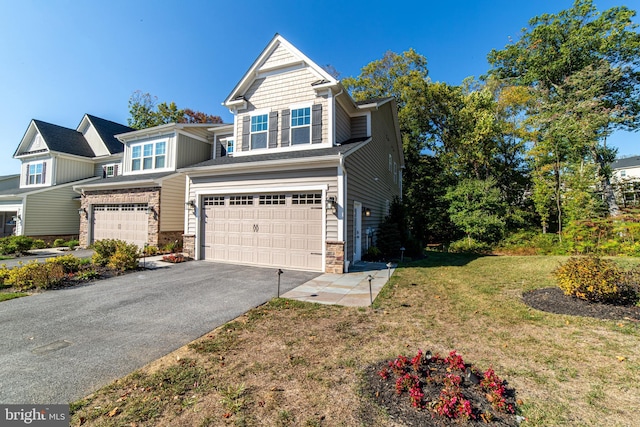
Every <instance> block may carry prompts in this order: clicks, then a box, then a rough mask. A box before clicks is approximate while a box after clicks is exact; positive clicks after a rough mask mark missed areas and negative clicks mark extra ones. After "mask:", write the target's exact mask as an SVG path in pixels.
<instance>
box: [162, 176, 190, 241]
mask: <svg viewBox="0 0 640 427" xmlns="http://www.w3.org/2000/svg"><path fill="white" fill-rule="evenodd" d="M184 186H185V178H184V175H178V176H176V177H173V178H169V179H165V180H164V181H162V190H161V191H160V231H161V232H162V231H182V229H183V228H184V213H185V209H184V191H185V187H184Z"/></svg>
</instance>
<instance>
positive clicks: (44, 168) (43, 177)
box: [42, 162, 47, 184]
mask: <svg viewBox="0 0 640 427" xmlns="http://www.w3.org/2000/svg"><path fill="white" fill-rule="evenodd" d="M46 179H47V162H42V183H43V184H44V182H45V181H46Z"/></svg>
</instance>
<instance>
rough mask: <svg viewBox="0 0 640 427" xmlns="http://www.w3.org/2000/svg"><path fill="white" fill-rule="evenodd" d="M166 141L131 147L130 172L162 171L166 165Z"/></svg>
mask: <svg viewBox="0 0 640 427" xmlns="http://www.w3.org/2000/svg"><path fill="white" fill-rule="evenodd" d="M166 154H167V143H166V141H161V142H156V143H149V144H140V145H134V146H132V147H131V170H132V171H139V170H149V169H162V168H164V167H165V165H166Z"/></svg>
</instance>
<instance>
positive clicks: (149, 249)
mask: <svg viewBox="0 0 640 427" xmlns="http://www.w3.org/2000/svg"><path fill="white" fill-rule="evenodd" d="M143 253H144V256H153V255H155V254H157V253H158V247H157V246H153V245H148V246H145V247H144V250H143Z"/></svg>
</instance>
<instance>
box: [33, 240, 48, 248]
mask: <svg viewBox="0 0 640 427" xmlns="http://www.w3.org/2000/svg"><path fill="white" fill-rule="evenodd" d="M46 247H47V244H46V243H45V241H44V240H41V239H35V240H34V241H33V243H32V244H31V249H44V248H46Z"/></svg>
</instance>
